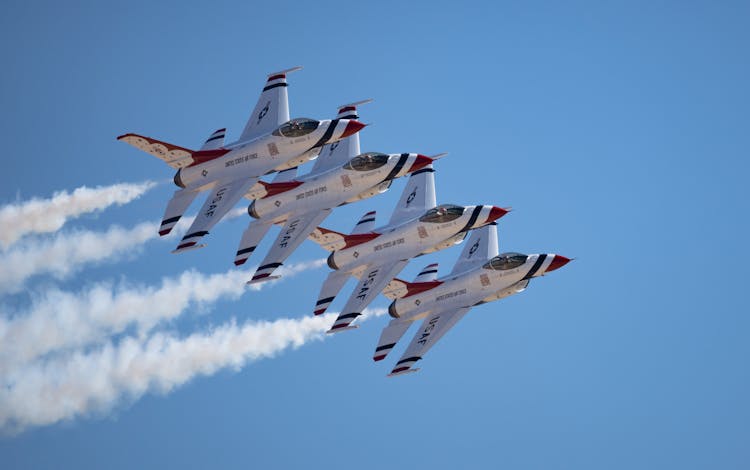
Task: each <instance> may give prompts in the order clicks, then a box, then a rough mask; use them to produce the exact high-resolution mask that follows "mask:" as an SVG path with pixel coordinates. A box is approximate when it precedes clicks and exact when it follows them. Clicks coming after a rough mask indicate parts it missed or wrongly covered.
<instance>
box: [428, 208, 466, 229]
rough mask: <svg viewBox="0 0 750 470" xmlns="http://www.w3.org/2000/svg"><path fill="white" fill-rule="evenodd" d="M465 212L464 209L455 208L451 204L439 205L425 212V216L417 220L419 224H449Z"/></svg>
mask: <svg viewBox="0 0 750 470" xmlns="http://www.w3.org/2000/svg"><path fill="white" fill-rule="evenodd" d="M465 210H466V208H465V207H461V206H455V205H453V204H441V205H439V206H437V207H436V208H434V209H430V210H428V211H427V213H426V214H425V215H423V216H422V217H420V218H419V220H420V221H421V222H430V223H433V224H440V223H443V222H450V221H451V220H455V219H457V218H459V217H461V216H462V215H463V213H464V211H465Z"/></svg>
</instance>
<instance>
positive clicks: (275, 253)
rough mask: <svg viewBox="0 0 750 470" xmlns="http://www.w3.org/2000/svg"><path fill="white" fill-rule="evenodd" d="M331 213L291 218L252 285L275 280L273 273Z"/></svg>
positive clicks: (327, 211) (323, 212)
mask: <svg viewBox="0 0 750 470" xmlns="http://www.w3.org/2000/svg"><path fill="white" fill-rule="evenodd" d="M330 213H331V209H325V210H322V211H314V212H308V213H306V214H301V215H299V216H296V215H293V216H290V217H289V218H288V219H287V220H286V223H285V224H284V226H283V227H281V231H280V232H279V235H278V236H277V237H276V241H274V243H273V246H272V247H271V250H270V251H269V252H268V254H267V255H266V257H265V258H264V259H263V261H261V263H260V266H258V269H257V270H256V271H255V274H254V275H253V278H252V279H251V280H250V283H255V282H262V281H265V280H268V279H273V276H272V274H273V272H274V271H275V270H276V269H278V268H279V267H280V266H281V265H282V264H283V263H284V261H285V260H286V259H287V258H288V257H289V255H291V254H292V252H294V250H296V249H297V247H299V246H300V244H301V243H302V242H303V241H305V239H306V238H307V236H308V235H310V232H312V231H313V229H314V228H315V227H316V226H317V225H318V224H319V223H321V222H322V221H323V219H325V218H326V217H328V215H329V214H330Z"/></svg>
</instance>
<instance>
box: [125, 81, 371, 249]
mask: <svg viewBox="0 0 750 470" xmlns="http://www.w3.org/2000/svg"><path fill="white" fill-rule="evenodd" d="M300 68H301V67H295V68H292V69H289V70H283V71H281V72H275V73H272V74H270V75H269V76H268V81H267V82H266V85H265V87H264V88H263V92H262V93H261V95H260V98H259V99H258V103H257V104H256V105H255V109H254V110H253V113H252V114H251V116H250V119H249V120H248V121H247V124H246V125H245V129H244V130H243V131H242V134H241V135H240V138H239V139H238V140H237V141H236V142H234V143H231V144H227V145H224V135H225V132H226V129H219V130H217V131H215V132H214V133H213V134H211V135H210V136H209V138H208V140H206V142H205V144H203V147H201V149H200V150H197V151H196V150H190V149H188V148H185V147H179V146H177V145H172V144H169V143H167V142H162V141H159V140H156V139H152V138H150V137H144V136H141V135H137V134H125V135H121V136H120V137H118V138H117V139H118V140H122V141H124V142H127V143H128V144H130V145H132V146H134V147H136V148H138V149H140V150H143V151H144V152H147V153H150V154H151V155H153V156H155V157H157V158H160V159H161V160H164V162H166V163H167V164H168V165H169V166H171V167H172V168H176V169H177V173H176V174H175V176H174V182H175V184H176V185H177V186H179V187H180V188H182V189H180V190H177V191H175V193H174V196H172V199H171V200H170V201H169V204H168V205H167V209H166V212H165V213H164V218H163V220H162V223H161V227H160V229H159V235H161V236H164V235H166V234H168V233H169V232H170V231H171V230H172V227H174V225H175V224H176V223H177V221H178V220H180V217H182V214H183V213H184V212H185V210H186V209H187V208H188V206H189V205H190V203H192V202H193V200H194V199H195V197H196V196H197V195H198V193H200V192H203V191H209V195H208V198H207V199H206V202H205V203H204V204H203V207H201V210H200V212H199V213H198V216H197V217H196V218H195V221H193V224H192V225H191V226H190V228H189V229H188V231H187V234H186V235H185V236H184V237H183V238H182V241H181V242H180V244H179V245H178V246H177V249H176V250H174V251H173V253H177V252H181V251H185V250H189V249H194V248H200V247H202V246H203V245H198V244H197V243H198V241H199V240H200V239H201V238H202V237H203V236H205V235H206V234H208V231H209V230H210V229H211V228H212V227H213V226H214V225H215V224H216V223H217V222H218V221H219V220H221V218H222V217H223V216H224V215H225V214H226V213H227V212H229V210H230V209H231V208H232V207H233V206H234V205H235V204H236V203H237V201H239V200H240V199H241V198H242V197H243V196H247V193H248V192H249V191H250V190H251V189H252V188H253V187H254V186H255V185H256V183H257V182H258V179H259V178H260V177H261V176H262V175H264V174H266V173H270V172H273V171H281V170H284V169H287V168H292V167H296V166H297V165H300V164H302V163H304V162H306V161H307V160H309V159H311V158H313V157H315V156H316V155H317V154H318V152H320V149H321V148H322V147H323V146H324V145H325V144H328V143H331V142H336V141H338V140H340V139H343V138H345V137H347V136H350V135H352V134H355V133H356V132H359V131H360V130H361V129H362V128H363V127H364V124H362V123H360V122H358V121H356V120H353V119H334V120H323V121H317V120H315V119H308V118H297V119H292V120H289V100H288V96H287V90H286V87H287V82H286V74H287V73H289V72H294V71H296V70H299V69H300Z"/></svg>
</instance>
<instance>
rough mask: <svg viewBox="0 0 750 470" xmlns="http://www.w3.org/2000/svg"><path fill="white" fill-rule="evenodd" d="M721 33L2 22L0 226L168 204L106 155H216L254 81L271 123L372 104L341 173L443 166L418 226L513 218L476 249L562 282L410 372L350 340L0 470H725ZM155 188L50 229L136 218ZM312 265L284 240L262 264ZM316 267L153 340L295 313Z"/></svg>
mask: <svg viewBox="0 0 750 470" xmlns="http://www.w3.org/2000/svg"><path fill="white" fill-rule="evenodd" d="M748 18H750V6H749V5H748V3H747V2H731V1H726V2H713V1H702V2H701V1H688V2H668V1H644V2H632V1H623V2H596V1H590V2H486V3H480V2H450V3H447V2H377V5H376V4H375V3H373V4H372V6H365V5H364V4H361V3H359V2H324V1H323V2H285V3H274V2H234V3H230V2H213V3H200V4H199V3H195V4H191V2H156V3H154V2H127V3H118V4H114V3H112V4H106V2H72V3H70V4H67V3H66V4H64V5H63V4H61V3H59V2H54V3H52V2H50V3H49V4H46V5H45V4H43V3H34V4H30V3H28V2H10V3H8V2H6V4H5V5H4V6H3V14H2V15H0V51H2V53H1V54H2V58H3V73H2V78H0V81H1V83H2V86H1V87H0V102H1V103H2V106H0V129H2V136H3V143H4V146H5V148H4V156H3V158H2V161H3V163H4V165H3V167H4V170H3V171H2V172H0V204H7V203H11V202H13V201H16V200H17V199H18V200H25V199H28V198H30V197H33V196H39V197H49V196H50V195H51V194H52V193H53V192H54V191H56V190H62V189H68V190H72V189H74V188H76V187H79V186H81V185H88V186H96V185H110V184H114V183H118V182H140V181H144V180H147V179H153V180H158V181H163V180H167V179H169V178H171V176H172V172H171V170H170V169H168V168H167V167H166V166H165V165H163V163H161V162H159V161H158V160H156V159H154V158H152V157H150V156H148V155H146V154H143V153H139V152H137V151H136V150H134V149H132V148H131V147H129V146H127V145H124V144H122V143H120V142H117V141H116V140H115V137H116V136H117V135H119V134H121V133H124V132H131V131H132V132H139V133H144V134H147V135H151V136H154V137H158V138H162V139H164V140H167V141H170V142H174V143H176V144H179V145H184V146H187V147H198V146H199V145H200V143H201V142H202V141H203V139H205V137H206V136H207V135H208V134H209V133H210V132H211V131H212V130H214V129H216V128H219V127H227V128H228V129H229V131H228V132H229V137H230V138H235V137H237V136H238V135H239V133H240V131H241V129H242V126H244V124H245V120H246V119H247V116H248V113H249V112H250V110H251V108H252V106H253V105H254V104H255V100H256V98H257V95H258V93H259V90H260V88H261V87H262V84H263V81H264V78H265V75H266V74H267V73H269V72H273V71H276V70H280V69H284V68H288V67H291V66H295V65H303V66H304V67H305V68H304V70H303V71H301V72H298V73H295V74H294V75H290V78H289V82H290V88H289V95H290V108H291V114H292V115H293V116H310V117H319V118H324V117H329V116H333V114H334V112H335V108H336V106H338V105H339V104H342V103H347V102H350V101H354V100H359V99H363V98H370V97H372V98H374V99H375V102H374V103H372V104H369V105H367V106H366V107H363V108H361V116H362V120H363V121H365V122H371V123H374V125H373V126H371V127H368V128H367V129H366V130H364V131H363V132H362V134H361V138H362V149H363V150H373V151H383V152H420V153H424V154H433V153H438V152H443V151H447V152H450V155H449V156H448V157H447V158H446V159H444V160H441V161H440V162H439V163H438V164H437V166H436V168H437V170H438V171H437V174H436V175H437V176H436V178H437V187H438V201H439V202H450V203H459V204H496V205H501V206H512V207H513V208H514V210H513V212H511V213H510V214H509V215H508V216H506V217H505V218H503V219H502V220H501V221H500V224H499V229H500V244H501V250H508V251H523V252H532V253H533V252H556V253H560V254H563V255H565V256H568V257H575V258H576V261H575V262H573V263H570V264H569V265H568V266H566V267H565V268H564V269H561V270H559V271H557V272H555V273H554V274H552V275H550V276H548V277H545V278H544V279H539V280H538V281H535V282H533V283H532V285H531V286H530V288H529V289H528V290H527V291H526V292H524V293H522V294H520V295H518V296H515V297H513V298H509V299H506V300H503V301H500V302H496V303H493V304H489V305H484V306H482V307H480V308H476V309H475V310H474V311H473V312H472V313H471V314H470V315H469V316H468V317H467V318H465V319H464V321H463V322H462V323H460V324H459V325H458V326H457V327H456V328H455V329H454V331H452V332H451V333H450V334H449V335H447V336H446V337H445V338H444V339H443V340H442V341H441V343H440V344H438V346H436V347H435V348H434V349H433V350H432V351H431V352H430V354H429V355H428V356H427V357H426V358H425V360H424V364H423V366H422V367H423V368H422V371H421V372H420V373H418V374H414V375H411V376H407V377H401V378H398V379H387V378H386V377H385V375H386V373H387V372H388V370H389V367H390V366H391V365H392V362H393V359H394V358H389V359H388V360H386V361H383V362H382V363H377V364H375V363H373V362H372V360H371V355H372V350H373V347H374V345H375V342H376V340H377V337H378V335H379V332H380V328H381V327H382V326H384V324H385V322H386V319H385V318H382V317H381V318H376V319H373V320H370V321H368V322H366V323H364V324H363V325H362V327H361V328H360V329H359V330H356V331H353V332H347V333H343V334H341V335H336V336H335V337H329V338H326V339H325V340H324V341H314V342H311V343H309V344H306V345H304V346H302V347H300V348H298V349H294V350H286V351H285V352H283V353H281V354H279V355H278V356H276V357H275V358H272V359H262V360H260V361H257V362H252V363H249V364H248V365H246V366H245V367H243V368H242V369H240V370H238V371H237V370H232V369H222V370H220V371H218V372H216V373H214V374H211V375H208V376H201V377H198V378H196V379H194V380H192V381H190V382H188V383H187V384H185V385H182V386H178V387H176V388H174V389H173V390H171V391H169V392H168V393H159V392H148V393H146V394H145V395H144V396H142V397H141V398H135V399H124V400H121V401H119V402H118V404H117V406H115V407H114V409H111V410H109V409H108V410H104V411H100V412H95V413H91V414H87V415H85V416H79V417H77V418H75V419H72V420H66V421H63V422H60V423H57V424H52V425H47V426H41V427H31V428H29V429H27V430H25V431H24V432H22V433H21V434H19V435H15V436H5V437H1V438H0V467H2V468H4V469H16V468H82V469H87V468H113V469H114V468H136V467H137V468H163V467H167V468H176V467H182V468H303V467H310V468H363V469H365V468H367V469H369V468H372V469H383V468H405V467H408V466H411V467H418V468H456V467H457V466H459V465H468V466H470V467H471V468H500V467H503V468H506V467H507V468H516V469H570V468H575V469H579V470H581V469H601V468H608V469H633V468H680V469H694V468H696V469H697V468H722V469H741V468H748V466H749V465H750V445H749V444H750V424H748V423H750V402H749V399H748V397H750V368H749V367H748V357H750V341H748V335H749V334H750V319H748V312H749V310H748V307H747V304H746V300H745V293H746V291H745V289H746V283H747V280H748V275H747V267H748V266H749V265H750V256H748V250H747V247H746V242H747V233H748V230H749V229H750V226H749V225H748V221H747V220H748V219H747V215H748V209H750V208H749V207H748V201H750V190H748V182H747V175H748V170H749V169H750V168H749V165H748V149H749V145H748V140H749V139H750V137H749V136H750V126H749V124H750V118H749V117H748V116H750V113H748V109H749V108H750V96H749V94H750V93H749V92H748V83H750V64H749V62H750V61H749V57H750V56H748V45H750V28H748ZM403 184H404V183H403V182H397V183H395V184H394V186H393V188H392V190H391V191H390V192H389V193H388V194H386V195H383V196H382V197H380V198H377V199H371V200H368V201H366V202H363V203H359V204H356V205H352V206H348V207H344V208H341V209H337V212H336V213H335V214H334V215H333V216H331V217H330V218H329V219H328V221H327V225H328V226H330V227H331V228H334V229H338V230H343V231H346V230H348V229H349V228H350V227H351V225H353V223H354V221H355V219H356V218H358V217H359V216H360V215H361V214H362V213H364V212H366V211H368V210H372V209H377V210H378V214H379V217H380V220H381V221H382V220H387V216H388V215H387V214H388V211H389V210H390V208H391V207H392V206H393V205H394V204H395V202H396V200H397V197H398V195H399V193H400V191H401V188H402V187H403ZM171 191H173V187H171V186H169V185H168V184H162V185H160V186H158V187H157V188H155V189H153V190H151V191H150V192H148V193H147V194H146V195H145V196H144V197H142V198H141V199H139V200H137V201H134V202H132V203H130V204H128V205H125V206H123V207H116V208H112V209H109V210H107V211H104V212H102V213H101V214H99V215H98V216H87V217H83V218H81V219H78V220H76V221H72V222H70V223H69V224H68V225H66V226H65V227H64V228H63V230H62V232H70V231H73V230H76V229H88V230H94V231H103V230H106V229H107V228H108V227H109V226H110V225H111V224H121V225H125V226H132V225H135V224H136V223H138V222H142V221H151V220H155V219H158V218H159V217H161V214H162V212H163V207H164V204H165V203H166V200H167V198H168V197H169V195H170V194H171ZM193 210H195V208H194V209H193ZM244 225H245V220H244V219H239V220H234V221H227V222H224V223H222V224H220V225H219V226H217V227H216V228H215V229H214V231H213V232H212V233H211V235H209V237H208V238H207V242H208V243H209V245H208V247H207V248H205V249H203V250H199V251H196V252H191V253H185V254H182V255H179V256H175V255H171V254H170V253H169V250H171V249H172V248H173V246H172V244H173V243H172V242H168V243H164V242H156V241H154V242H149V243H147V244H145V245H144V246H143V247H142V248H141V249H140V250H138V251H136V252H134V253H133V254H132V255H130V256H126V257H125V258H124V259H123V258H121V259H119V260H117V261H114V260H112V261H107V262H103V263H100V264H97V265H95V266H87V267H84V269H82V270H81V271H79V272H78V273H77V274H76V275H75V276H73V277H70V278H67V279H64V280H55V279H54V278H50V277H45V276H39V277H36V278H34V279H32V280H31V281H30V282H29V284H28V288H29V293H22V294H16V295H12V296H7V297H5V298H3V299H2V300H1V301H0V304H2V305H3V306H4V307H3V308H5V309H7V311H11V310H13V311H15V310H18V309H21V310H22V309H23V308H24V306H26V305H29V303H30V302H31V301H32V300H31V299H32V298H34V296H38V295H41V293H43V292H44V290H45V289H48V288H50V287H51V286H58V287H59V288H60V289H64V290H66V291H72V292H77V291H80V290H81V289H85V288H86V286H88V285H90V284H92V283H94V282H97V281H100V280H111V281H113V282H126V283H134V284H144V285H149V284H158V283H159V282H160V280H161V279H162V278H164V277H170V276H177V275H179V274H180V273H181V272H183V271H185V270H187V269H190V268H195V269H197V270H198V271H200V272H202V273H220V272H224V271H225V270H226V269H227V268H228V267H230V266H231V261H232V259H233V256H234V251H235V249H236V245H237V241H238V240H239V237H240V233H241V230H242V229H243V228H244ZM267 245H268V240H267V241H266V244H265V245H263V246H267ZM459 251H460V250H459V249H455V250H447V251H445V252H443V253H440V254H438V255H435V256H429V257H425V258H423V259H420V260H418V261H417V262H415V263H413V264H411V265H410V266H409V267H408V268H407V270H406V271H405V273H404V275H405V277H407V278H410V277H411V276H413V275H414V274H415V273H416V272H417V271H418V270H419V269H420V268H421V267H422V266H423V265H425V264H428V263H429V262H432V261H439V262H441V272H443V273H444V272H446V270H447V269H448V268H449V266H450V264H451V263H452V262H453V260H454V259H455V257H456V256H458V252H459ZM324 255H325V253H324V252H322V251H321V250H320V249H319V248H318V247H317V246H315V245H313V244H312V243H309V242H306V243H305V244H304V245H303V246H302V247H301V249H300V250H299V251H297V252H296V253H295V254H294V255H293V256H292V257H291V259H290V262H297V261H307V260H314V259H318V258H321V257H323V256H324ZM252 262H255V263H257V262H258V259H254V258H253V259H252ZM252 262H251V263H252ZM0 269H3V268H2V267H0ZM326 270H327V268H321V269H319V270H313V271H307V272H304V273H302V274H300V275H299V276H297V277H295V278H293V279H289V280H286V281H284V282H279V283H278V284H276V285H274V286H272V287H269V288H267V289H265V290H263V291H260V292H250V291H248V292H246V293H245V294H244V295H243V296H242V297H241V298H240V299H238V300H223V301H220V302H217V303H215V304H212V305H210V306H208V307H205V308H202V309H193V310H190V311H188V312H186V313H185V314H183V315H181V316H180V317H179V318H178V319H175V320H174V321H171V322H168V323H166V324H162V325H160V326H159V328H158V329H159V330H164V331H170V332H173V333H176V334H178V335H188V334H190V333H192V332H196V331H198V332H200V331H208V330H210V328H212V327H215V326H216V325H220V324H223V323H224V322H226V321H228V320H229V319H230V318H235V319H236V321H237V322H238V323H242V322H245V321H247V320H252V319H268V320H273V319H275V318H278V317H282V316H283V317H291V318H299V317H302V316H305V315H309V314H310V312H311V311H312V305H313V303H314V300H315V298H316V295H317V292H318V287H319V283H320V282H321V279H322V278H323V276H324V275H325V274H326ZM250 274H251V271H248V277H249V276H250ZM343 300H345V299H337V301H336V303H334V305H333V306H332V308H331V310H334V311H336V309H337V308H340V307H341V305H343ZM375 305H376V306H381V307H382V306H385V305H387V301H386V299H383V298H380V299H379V300H378V301H377V302H376V303H375ZM199 310H200V311H199ZM2 314H3V315H6V313H2ZM118 339H119V337H118V338H115V341H117V340H118ZM402 347H403V346H402ZM0 348H2V345H0ZM396 352H397V353H400V350H398V351H396ZM396 357H397V356H396Z"/></svg>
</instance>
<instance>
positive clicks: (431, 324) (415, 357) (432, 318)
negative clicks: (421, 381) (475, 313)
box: [388, 307, 471, 376]
mask: <svg viewBox="0 0 750 470" xmlns="http://www.w3.org/2000/svg"><path fill="white" fill-rule="evenodd" d="M469 310H471V307H462V308H459V309H455V310H443V311H438V312H435V313H432V314H430V315H428V316H427V317H426V318H425V319H424V321H423V322H422V325H421V326H420V327H419V330H418V331H417V334H416V335H414V339H412V340H411V343H409V346H408V347H407V348H406V351H405V352H404V354H403V355H402V356H401V359H399V360H398V362H396V366H395V367H394V368H393V370H392V371H391V373H390V374H388V375H389V376H394V375H400V374H406V373H409V372H416V371H418V370H419V369H413V368H412V366H414V364H416V363H417V361H419V360H421V359H422V357H423V356H424V355H425V354H427V351H429V350H430V348H431V347H432V346H434V345H435V343H437V342H438V341H439V340H440V338H442V337H443V336H444V335H445V334H446V333H447V332H448V331H449V330H450V329H451V328H453V326H454V325H455V324H456V323H458V321H459V320H461V319H462V318H463V317H464V315H466V314H467V313H468V312H469Z"/></svg>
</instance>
